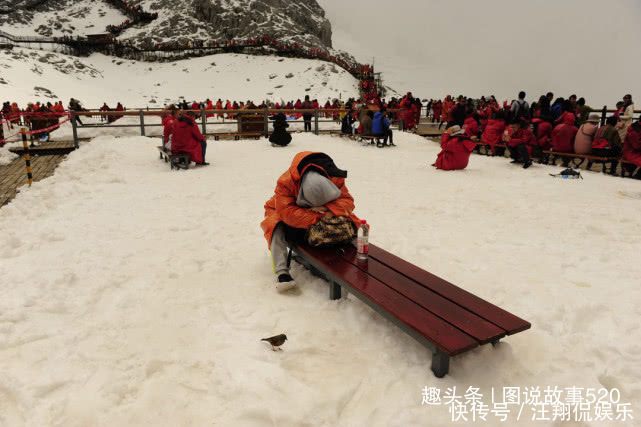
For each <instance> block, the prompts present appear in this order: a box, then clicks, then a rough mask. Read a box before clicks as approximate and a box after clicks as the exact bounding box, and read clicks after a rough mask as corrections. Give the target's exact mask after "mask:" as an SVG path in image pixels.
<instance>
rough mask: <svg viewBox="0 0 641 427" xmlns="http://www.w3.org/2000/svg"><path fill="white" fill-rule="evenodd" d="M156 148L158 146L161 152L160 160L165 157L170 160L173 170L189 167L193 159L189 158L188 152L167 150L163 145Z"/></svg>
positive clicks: (167, 160) (166, 160)
mask: <svg viewBox="0 0 641 427" xmlns="http://www.w3.org/2000/svg"><path fill="white" fill-rule="evenodd" d="M156 148H158V151H159V152H160V160H163V159H164V160H165V162H169V165H170V166H171V169H172V170H173V169H174V168H176V169H189V164H190V163H191V160H189V154H186V153H177V154H174V153H172V152H171V150H167V149H166V148H164V147H162V146H161V145H159V146H158V147H156Z"/></svg>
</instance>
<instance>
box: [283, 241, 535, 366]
mask: <svg viewBox="0 0 641 427" xmlns="http://www.w3.org/2000/svg"><path fill="white" fill-rule="evenodd" d="M292 259H294V260H295V261H296V262H298V263H299V264H301V265H303V266H304V267H305V268H307V269H309V270H310V271H311V272H312V273H313V274H315V275H317V276H320V277H322V278H324V279H325V280H326V281H327V282H328V283H329V297H330V299H332V300H337V299H340V298H341V289H342V288H345V289H346V290H347V291H348V292H349V293H351V294H354V295H355V296H356V297H358V298H359V299H360V300H361V301H363V302H364V303H365V304H367V305H368V306H370V307H371V308H372V309H374V310H375V311H376V312H378V313H379V314H381V315H382V316H383V317H385V318H386V319H388V320H390V321H391V322H392V323H394V324H395V325H396V326H398V327H399V328H401V329H402V330H403V331H404V332H406V333H407V334H409V335H410V336H411V337H412V338H414V339H416V340H417V341H418V342H419V343H421V344H423V345H424V346H425V347H427V348H428V349H429V350H430V351H432V353H433V356H432V371H433V372H434V375H436V376H437V377H438V378H442V377H444V376H445V375H447V373H448V372H449V366H450V357H453V356H456V355H459V354H462V353H465V352H467V351H470V350H472V349H474V348H476V347H478V346H480V345H483V344H488V343H492V344H493V345H496V344H497V343H498V342H499V340H500V339H501V338H503V337H505V336H506V335H513V334H516V333H517V332H522V331H525V330H526V329H529V328H530V326H531V325H530V323H529V322H527V321H525V320H523V319H521V318H519V317H517V316H515V315H513V314H511V313H508V312H507V311H505V310H503V309H501V308H499V307H497V306H495V305H493V304H490V303H489V302H487V301H485V300H483V299H481V298H479V297H477V296H475V295H473V294H471V293H469V292H467V291H465V290H463V289H461V288H459V287H457V286H454V285H453V284H451V283H449V282H447V281H445V280H443V279H441V278H439V277H437V276H435V275H433V274H431V273H428V272H427V271H425V270H422V269H420V268H419V267H417V266H415V265H413V264H410V263H409V262H407V261H404V260H402V259H401V258H399V257H397V256H395V255H392V254H391V253H389V252H387V251H385V250H383V249H381V248H378V247H377V246H375V245H373V244H371V243H370V245H369V260H368V261H367V262H366V263H359V262H358V261H357V260H356V248H355V247H354V246H353V245H348V246H347V247H343V248H322V249H320V248H312V247H309V246H306V245H297V244H294V243H291V242H290V250H289V256H288V263H291V260H292Z"/></svg>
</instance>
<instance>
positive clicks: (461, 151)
mask: <svg viewBox="0 0 641 427" xmlns="http://www.w3.org/2000/svg"><path fill="white" fill-rule="evenodd" d="M475 147H476V143H475V142H474V141H472V140H470V139H469V138H468V137H467V136H466V135H465V131H464V130H463V129H461V127H460V126H458V125H455V126H452V127H451V128H448V129H447V130H446V131H445V133H443V135H441V152H440V153H439V154H438V157H437V158H436V163H434V164H433V165H432V166H435V167H436V168H438V169H442V170H446V171H451V170H460V169H465V168H466V167H467V164H468V162H469V160H470V154H471V153H472V151H473V150H474V148H475Z"/></svg>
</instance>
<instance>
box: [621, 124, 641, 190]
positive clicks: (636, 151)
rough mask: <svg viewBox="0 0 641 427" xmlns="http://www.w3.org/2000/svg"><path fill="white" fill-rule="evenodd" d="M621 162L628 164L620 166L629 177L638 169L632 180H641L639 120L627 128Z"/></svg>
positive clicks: (640, 131)
mask: <svg viewBox="0 0 641 427" xmlns="http://www.w3.org/2000/svg"><path fill="white" fill-rule="evenodd" d="M623 160H625V161H626V162H629V163H626V164H623V165H622V166H623V168H624V169H625V170H626V171H627V172H628V173H629V174H630V175H632V173H633V172H634V169H636V168H637V167H638V168H639V169H638V170H637V173H636V174H634V176H633V178H636V179H641V119H639V121H636V122H634V123H632V126H630V128H628V133H626V135H625V141H623Z"/></svg>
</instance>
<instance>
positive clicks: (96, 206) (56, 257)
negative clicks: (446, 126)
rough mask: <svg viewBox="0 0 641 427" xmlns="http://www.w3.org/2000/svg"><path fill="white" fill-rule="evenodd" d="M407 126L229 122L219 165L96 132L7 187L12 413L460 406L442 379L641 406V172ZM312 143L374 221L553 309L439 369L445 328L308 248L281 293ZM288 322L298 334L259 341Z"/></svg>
mask: <svg viewBox="0 0 641 427" xmlns="http://www.w3.org/2000/svg"><path fill="white" fill-rule="evenodd" d="M395 142H396V143H397V144H398V145H399V147H397V148H395V149H389V150H388V149H385V150H379V149H376V148H371V147H367V148H363V147H361V146H360V145H358V144H356V143H354V142H352V141H349V140H345V139H339V138H332V137H327V136H324V137H323V136H321V137H316V136H313V135H305V136H301V135H296V136H295V137H294V142H293V145H291V146H289V147H287V148H282V149H274V148H272V147H270V146H269V145H268V144H267V143H266V142H265V141H264V140H261V141H243V142H240V143H239V142H233V141H221V142H215V141H210V142H209V144H210V145H209V147H208V150H207V158H208V161H210V162H212V166H210V167H207V168H196V169H190V170H189V171H174V172H170V171H169V167H168V166H167V164H166V163H164V162H161V161H160V160H159V159H158V157H157V153H156V149H155V145H156V144H157V141H155V140H153V139H148V138H141V137H124V138H113V137H102V138H97V139H95V140H93V141H91V142H89V143H85V144H83V145H82V146H81V149H80V150H77V151H75V152H74V153H72V154H71V155H70V156H69V158H68V160H66V161H65V162H63V163H62V164H61V166H60V167H59V168H58V169H57V171H56V173H55V175H54V176H52V177H51V178H48V179H46V180H44V181H41V182H39V183H37V184H36V185H34V186H33V187H32V188H30V189H27V188H23V189H22V190H21V193H20V194H19V195H18V196H17V197H16V199H15V200H14V201H13V202H11V203H10V204H9V205H7V206H5V207H3V208H2V209H0V236H2V244H1V245H0V295H2V298H0V426H4V425H7V426H20V425H65V426H81V425H97V426H102V425H104V426H107V425H158V426H164V425H167V426H169V425H211V424H217V425H238V426H244V425H252V426H253V425H347V426H362V425H381V426H382V425H398V426H409V425H425V424H426V423H427V422H428V421H427V420H429V423H430V424H431V425H447V424H448V423H449V420H450V414H449V413H448V411H447V408H446V407H443V406H436V407H427V406H421V390H422V388H423V387H424V386H434V387H439V388H440V389H441V390H443V391H445V389H447V388H448V387H452V386H456V387H457V390H459V391H461V392H464V391H465V389H467V387H469V386H475V387H481V389H482V390H481V391H482V392H488V393H489V390H490V388H491V387H498V388H500V387H503V386H521V387H525V386H540V387H541V388H544V387H546V386H548V385H552V386H555V385H556V386H559V387H571V386H577V387H595V388H601V387H607V388H612V387H617V388H619V389H620V390H621V400H622V401H623V402H631V403H632V405H633V408H634V409H636V410H637V411H638V409H639V403H640V402H641V386H640V384H641V356H640V354H641V347H640V346H639V344H638V343H639V342H640V341H641V332H640V331H639V328H638V321H639V318H640V315H641V308H639V304H638V302H639V301H640V300H641V291H640V290H639V286H638V285H639V280H638V278H639V277H641V265H640V264H639V262H638V254H639V249H640V248H641V215H639V214H640V213H641V201H640V200H639V198H641V186H640V185H639V182H637V181H634V180H622V179H620V178H612V177H606V176H602V175H600V174H595V173H586V174H585V180H583V181H580V180H577V181H568V180H560V179H553V178H551V177H549V176H548V173H550V172H553V171H556V170H557V169H558V168H552V167H546V166H538V165H535V166H534V167H532V168H531V169H529V170H527V171H523V170H522V169H520V168H518V167H515V166H514V165H510V164H509V163H508V162H507V161H506V160H505V159H492V158H485V157H480V156H473V157H472V158H471V160H470V166H469V168H468V169H467V170H465V171H461V172H450V173H447V172H440V171H437V170H435V169H433V168H431V167H429V164H431V163H432V162H433V161H434V158H435V157H436V154H437V152H438V144H436V143H433V142H430V141H426V140H424V139H422V138H419V137H416V136H414V135H407V134H402V135H398V138H396V141H395ZM304 150H314V151H316V150H317V151H324V152H327V153H328V154H329V155H330V156H332V157H333V158H334V159H335V160H336V163H337V165H338V166H339V167H341V168H344V169H347V170H348V171H349V177H348V180H347V185H348V187H349V189H350V191H351V193H352V194H353V195H354V197H355V199H356V206H357V209H356V214H357V215H359V216H360V217H362V218H365V219H367V220H368V222H369V223H370V224H372V231H371V239H372V241H373V242H375V243H376V244H377V245H379V246H381V247H383V248H385V249H387V250H389V251H391V252H392V253H395V254H397V255H399V256H400V257H402V258H405V259H407V260H408V261H410V262H413V263H416V264H417V265H419V266H421V267H423V268H425V269H426V270H428V271H431V272H433V273H435V274H437V275H439V276H442V277H443V278H445V279H447V280H449V281H451V282H453V283H455V284H457V285H458V286H461V287H463V288H465V289H467V290H469V291H471V292H473V293H475V294H477V295H479V296H480V297H482V298H485V299H487V300H489V301H490V302H492V303H495V304H497V305H499V306H501V307H503V308H505V309H506V310H508V311H511V312H513V313H515V314H516V315H518V316H521V317H523V318H524V319H526V320H528V321H531V322H532V329H531V330H529V331H527V332H524V333H522V334H518V335H516V336H513V337H508V338H507V339H506V340H505V341H504V342H503V343H502V344H501V345H499V346H498V347H497V348H494V349H493V348H492V347H491V346H484V347H482V348H480V349H478V350H475V351H472V352H470V353H468V354H466V355H463V356H462V357H457V358H454V359H453V360H452V365H451V370H450V375H448V376H447V377H446V378H444V379H442V380H438V379H436V378H435V377H434V376H433V375H432V374H431V372H430V370H429V364H430V360H431V359H430V357H431V356H430V354H429V352H428V351H427V350H425V349H424V348H422V347H421V346H420V345H419V344H418V343H416V342H414V341H413V340H412V339H411V338H409V337H407V336H405V335H404V334H403V333H402V332H401V331H400V330H398V329H397V328H396V327H395V326H393V325H391V324H390V323H389V322H387V321H385V320H384V319H382V318H381V316H379V315H377V314H376V313H374V312H373V311H372V310H370V309H369V308H367V307H366V306H365V305H364V304H362V303H360V302H359V301H357V300H356V299H355V298H354V297H350V298H349V299H348V300H347V301H340V302H331V301H329V300H328V299H327V285H326V284H325V283H324V282H323V281H321V280H320V279H317V278H314V277H313V276H311V275H310V274H308V273H307V272H305V271H303V270H302V269H300V268H298V267H296V268H295V269H294V271H293V274H294V276H295V277H296V278H297V280H298V281H299V282H300V288H301V289H300V292H299V294H297V295H286V296H283V295H278V294H277V293H276V292H275V290H274V285H273V275H272V272H271V263H270V259H269V254H268V251H267V246H266V242H265V240H264V238H263V235H262V230H261V229H260V227H259V223H260V221H261V219H262V217H263V204H264V202H265V201H266V200H267V199H268V198H269V197H270V196H271V194H272V193H273V190H274V187H275V182H276V179H277V178H278V177H279V176H280V174H281V173H282V172H283V171H284V170H285V169H286V168H287V167H288V166H289V163H290V161H291V158H292V157H293V156H294V154H295V153H297V152H299V151H304ZM277 333H286V334H287V336H288V338H289V340H288V341H287V343H286V344H285V346H284V351H282V352H272V351H271V350H269V347H268V346H267V345H266V344H265V343H260V342H259V340H260V338H263V337H266V336H270V335H274V334H277ZM526 410H527V409H526ZM513 415H514V416H515V415H516V414H513ZM525 415H526V416H523V417H522V418H523V420H522V422H521V423H519V424H523V425H544V424H545V423H541V422H534V421H531V416H532V414H531V413H528V414H525ZM635 415H637V416H636V417H635V420H634V422H633V423H636V424H634V425H639V421H638V420H639V419H641V416H639V414H638V413H637V412H635ZM511 421H512V423H513V421H514V419H511ZM487 424H488V425H497V424H499V422H498V420H497V419H496V418H493V417H492V416H490V417H489V418H488V423H487ZM610 424H611V425H621V423H615V422H612V423H610ZM461 425H463V423H462V424H461ZM598 425H608V424H607V423H601V424H598Z"/></svg>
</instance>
